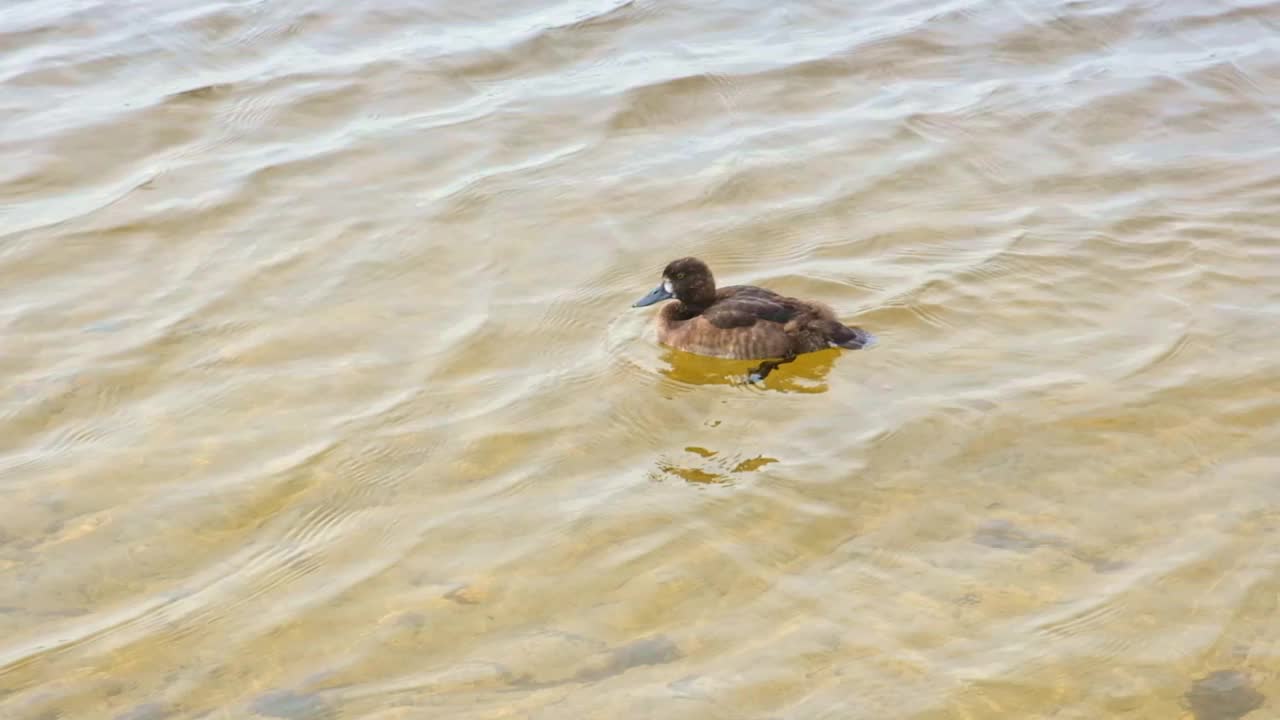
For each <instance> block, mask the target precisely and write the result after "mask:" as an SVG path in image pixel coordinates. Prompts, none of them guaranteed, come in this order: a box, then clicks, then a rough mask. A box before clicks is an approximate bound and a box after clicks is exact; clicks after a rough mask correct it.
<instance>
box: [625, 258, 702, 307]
mask: <svg viewBox="0 0 1280 720" xmlns="http://www.w3.org/2000/svg"><path fill="white" fill-rule="evenodd" d="M671 298H675V299H677V300H679V301H680V302H682V303H684V304H685V305H691V306H694V307H707V306H708V305H710V304H711V303H713V302H715V301H716V279H715V277H714V276H713V275H712V274H711V268H709V267H707V264H706V263H704V262H702V261H701V260H699V259H698V258H695V257H686V258H680V259H679V260H672V261H671V262H669V263H667V267H666V268H665V269H664V270H663V271H662V282H661V283H660V284H659V285H658V287H656V288H654V289H653V290H650V291H649V294H648V295H645V296H644V297H642V298H640V299H639V300H637V301H635V302H634V303H632V304H631V307H645V306H646V305H652V304H654V303H656V302H662V301H663V300H670V299H671Z"/></svg>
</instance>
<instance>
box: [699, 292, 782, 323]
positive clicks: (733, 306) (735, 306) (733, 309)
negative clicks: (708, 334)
mask: <svg viewBox="0 0 1280 720" xmlns="http://www.w3.org/2000/svg"><path fill="white" fill-rule="evenodd" d="M717 295H719V297H718V298H717V300H716V302H715V304H713V305H712V306H711V307H709V308H707V309H706V310H703V311H702V317H704V318H706V319H707V322H709V323H711V324H712V325H715V326H716V327H718V328H720V329H722V330H728V329H729V328H737V327H751V326H753V325H755V324H756V323H757V322H762V321H763V322H774V323H778V324H780V325H782V324H786V323H787V322H789V321H790V320H791V319H792V318H794V317H796V315H798V314H799V313H800V311H801V310H802V309H803V308H802V307H801V306H800V305H798V304H797V303H795V302H794V301H792V300H791V299H790V298H786V297H783V296H781V295H778V294H777V293H775V292H771V291H769V290H765V289H764V288H758V287H755V286H752V285H733V286H730V287H726V288H722V289H721V290H720V291H719V292H718V293H717Z"/></svg>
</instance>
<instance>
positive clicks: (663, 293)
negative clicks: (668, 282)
mask: <svg viewBox="0 0 1280 720" xmlns="http://www.w3.org/2000/svg"><path fill="white" fill-rule="evenodd" d="M673 297H675V296H674V295H672V294H671V293H669V292H667V288H666V286H665V283H664V284H663V285H659V286H658V287H656V288H654V289H652V290H650V291H649V294H648V295H645V296H644V297H642V298H640V299H639V300H637V301H635V302H633V303H631V307H644V306H646V305H652V304H654V303H656V302H661V301H663V300H670V299H671V298H673Z"/></svg>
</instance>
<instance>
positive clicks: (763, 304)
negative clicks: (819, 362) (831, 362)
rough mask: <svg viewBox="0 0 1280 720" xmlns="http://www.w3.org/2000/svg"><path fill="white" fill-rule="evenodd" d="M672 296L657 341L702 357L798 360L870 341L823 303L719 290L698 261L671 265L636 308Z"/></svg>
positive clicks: (749, 289) (742, 289) (748, 289)
mask: <svg viewBox="0 0 1280 720" xmlns="http://www.w3.org/2000/svg"><path fill="white" fill-rule="evenodd" d="M671 298H674V299H676V300H677V301H678V302H674V303H669V304H667V305H666V306H665V307H663V308H662V310H661V312H659V313H658V316H657V318H656V323H657V326H658V341H659V342H661V343H662V344H663V345H667V346H668V347H673V348H676V349H677V350H684V351H687V352H691V353H696V354H698V355H709V356H712V357H722V358H735V359H742V360H745V359H764V358H786V359H794V358H795V356H796V355H800V354H802V353H808V352H814V351H816V350H824V349H826V348H829V347H842V348H848V349H851V350H856V349H860V348H862V347H865V346H866V345H867V344H868V343H869V342H870V341H871V336H870V335H869V334H868V333H866V332H865V331H863V330H861V329H860V328H856V327H848V326H846V325H844V324H843V323H841V322H840V321H839V320H837V319H836V316H835V313H834V312H832V311H831V308H829V307H827V306H826V305H823V304H822V303H818V302H814V301H812V300H799V299H797V298H792V297H785V296H783V295H779V294H777V293H775V292H772V291H770V290H765V289H764V288H759V287H755V286H754V285H732V286H729V287H723V288H719V289H717V288H716V281H715V277H714V276H713V275H712V274H711V269H710V268H708V267H707V264H706V263H704V262H702V261H701V260H699V259H697V258H692V257H687V258H681V259H679V260H674V261H672V262H671V263H670V264H668V265H667V267H666V269H665V270H663V271H662V284H661V285H659V286H658V287H656V288H654V290H653V291H652V292H650V293H649V294H648V295H646V296H645V297H643V298H641V299H640V300H638V301H636V303H635V304H634V305H633V307H643V306H645V305H652V304H653V303H655V302H659V301H662V300H667V299H671ZM762 367H763V366H762ZM773 367H776V364H775V365H773ZM769 369H770V370H771V369H772V367H770V368H769ZM765 374H767V371H766V372H765ZM761 377H763V375H761Z"/></svg>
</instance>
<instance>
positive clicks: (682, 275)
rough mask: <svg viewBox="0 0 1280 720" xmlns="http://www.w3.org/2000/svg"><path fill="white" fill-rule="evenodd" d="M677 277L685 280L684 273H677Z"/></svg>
mask: <svg viewBox="0 0 1280 720" xmlns="http://www.w3.org/2000/svg"><path fill="white" fill-rule="evenodd" d="M676 279H677V280H683V279H684V273H676Z"/></svg>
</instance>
